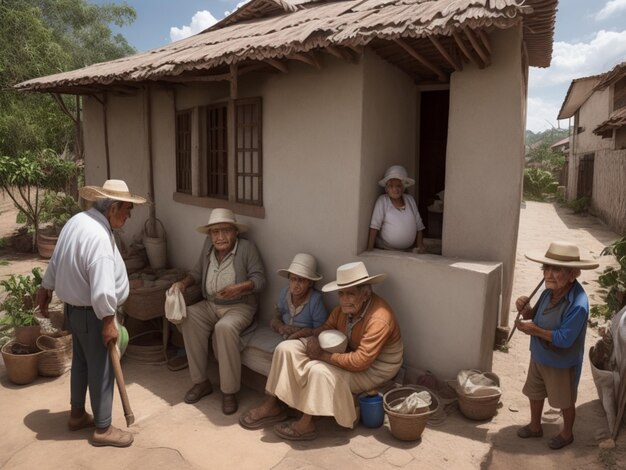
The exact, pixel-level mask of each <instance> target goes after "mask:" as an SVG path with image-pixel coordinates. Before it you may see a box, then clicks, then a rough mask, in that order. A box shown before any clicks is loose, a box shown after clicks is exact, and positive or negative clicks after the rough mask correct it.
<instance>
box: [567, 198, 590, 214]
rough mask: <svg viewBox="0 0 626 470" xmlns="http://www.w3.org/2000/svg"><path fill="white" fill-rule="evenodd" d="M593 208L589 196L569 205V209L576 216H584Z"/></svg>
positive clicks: (575, 200)
mask: <svg viewBox="0 0 626 470" xmlns="http://www.w3.org/2000/svg"><path fill="white" fill-rule="evenodd" d="M589 206H591V198H590V197H589V196H583V197H579V198H578V199H574V200H573V201H570V202H568V203H567V207H569V208H570V209H572V210H573V211H574V213H575V214H584V213H586V212H587V211H588V210H589Z"/></svg>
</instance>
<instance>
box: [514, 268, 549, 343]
mask: <svg viewBox="0 0 626 470" xmlns="http://www.w3.org/2000/svg"><path fill="white" fill-rule="evenodd" d="M542 284H543V279H541V281H539V284H537V287H535V290H534V291H533V292H532V293H531V294H530V296H529V297H528V301H527V302H526V303H525V304H524V306H523V307H522V308H521V310H520V311H519V312H517V316H516V317H515V321H514V322H513V329H512V330H511V333H510V334H509V337H508V338H507V340H506V343H505V344H509V341H511V338H512V337H513V333H515V330H516V329H517V320H519V317H520V315H521V314H522V312H523V311H524V309H525V308H526V305H528V304H529V303H530V299H532V298H533V296H534V295H535V294H536V293H537V291H538V290H539V288H540V287H541V285H542Z"/></svg>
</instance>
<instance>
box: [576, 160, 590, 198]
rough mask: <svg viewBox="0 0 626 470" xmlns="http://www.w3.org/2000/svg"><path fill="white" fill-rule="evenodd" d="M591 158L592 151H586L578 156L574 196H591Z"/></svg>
mask: <svg viewBox="0 0 626 470" xmlns="http://www.w3.org/2000/svg"><path fill="white" fill-rule="evenodd" d="M593 160H594V154H593V153H588V154H587V155H583V156H582V157H581V158H580V162H579V163H578V188H577V190H578V194H577V196H576V197H579V198H580V197H591V195H592V193H593Z"/></svg>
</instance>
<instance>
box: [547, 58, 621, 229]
mask: <svg viewBox="0 0 626 470" xmlns="http://www.w3.org/2000/svg"><path fill="white" fill-rule="evenodd" d="M572 117H573V118H574V124H573V127H572V129H573V132H572V134H571V135H570V156H569V170H568V180H567V199H568V200H570V201H572V200H574V199H578V198H581V197H589V198H591V211H592V212H593V213H594V214H595V215H597V216H598V217H600V218H601V219H602V220H603V221H604V222H606V223H607V224H608V225H609V226H610V227H611V228H612V229H613V230H615V231H616V232H617V233H621V234H624V233H626V62H622V63H621V64H619V65H616V66H615V67H614V68H613V69H612V70H610V71H609V72H606V73H604V74H600V75H594V76H590V77H583V78H577V79H575V80H573V81H572V83H571V84H570V86H569V89H568V90H567V95H566V96H565V100H564V101H563V105H562V106H561V110H560V112H559V116H558V118H559V119H568V118H572Z"/></svg>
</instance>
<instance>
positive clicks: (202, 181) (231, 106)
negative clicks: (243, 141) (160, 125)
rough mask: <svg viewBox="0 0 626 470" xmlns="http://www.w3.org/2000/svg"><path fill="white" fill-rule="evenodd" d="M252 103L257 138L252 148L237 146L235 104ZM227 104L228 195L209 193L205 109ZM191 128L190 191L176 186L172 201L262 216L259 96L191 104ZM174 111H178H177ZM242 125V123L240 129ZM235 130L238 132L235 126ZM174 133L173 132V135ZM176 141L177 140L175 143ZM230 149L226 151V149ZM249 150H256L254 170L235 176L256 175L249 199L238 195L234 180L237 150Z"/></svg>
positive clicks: (235, 177)
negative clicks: (254, 111) (254, 108)
mask: <svg viewBox="0 0 626 470" xmlns="http://www.w3.org/2000/svg"><path fill="white" fill-rule="evenodd" d="M251 104H254V105H256V106H257V112H256V116H257V117H258V119H257V121H256V122H253V123H252V124H253V125H255V126H256V127H257V133H256V136H257V142H256V147H254V149H253V150H247V149H249V147H245V145H244V146H243V147H241V146H239V147H238V146H237V138H238V124H237V119H236V117H237V110H238V106H242V105H244V106H246V105H247V106H249V105H251ZM224 106H226V107H227V112H226V123H227V136H228V147H227V162H228V165H227V168H228V170H227V182H228V183H227V188H228V195H227V197H223V196H222V197H220V196H219V195H214V194H210V191H211V188H210V185H209V170H210V168H209V166H210V162H209V152H210V148H209V147H210V142H209V135H208V134H209V125H210V123H209V116H208V113H209V110H210V109H215V108H220V107H222V108H223V107H224ZM193 111H194V112H192V114H191V116H192V122H191V129H192V133H193V134H192V137H191V146H192V152H191V159H192V162H191V168H192V175H191V179H192V191H191V193H185V192H181V191H178V187H177V190H176V192H174V194H173V199H174V201H175V202H179V203H181V204H187V205H192V206H197V207H204V208H211V209H212V208H217V207H223V208H227V209H231V210H232V211H233V212H235V213H236V214H240V215H245V216H250V217H257V218H264V217H265V208H264V207H263V143H262V142H263V141H262V132H263V127H262V124H263V110H262V98H261V97H254V98H243V99H237V100H232V101H223V102H216V103H212V104H209V105H207V106H200V107H196V108H193ZM177 114H178V113H177ZM244 128H245V125H244V127H242V129H244ZM239 132H242V131H241V130H239ZM176 137H177V135H176ZM176 145H178V143H176ZM231 148H232V149H233V151H229V150H230V149H231ZM246 151H253V152H255V153H256V154H257V167H256V171H253V172H246V171H244V172H240V175H239V176H242V177H249V178H257V188H258V190H257V191H256V196H257V199H256V200H249V199H245V198H243V199H242V198H238V197H237V194H238V193H237V191H238V184H237V180H238V178H237V176H238V174H237V167H236V164H237V158H236V156H237V154H238V152H246Z"/></svg>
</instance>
